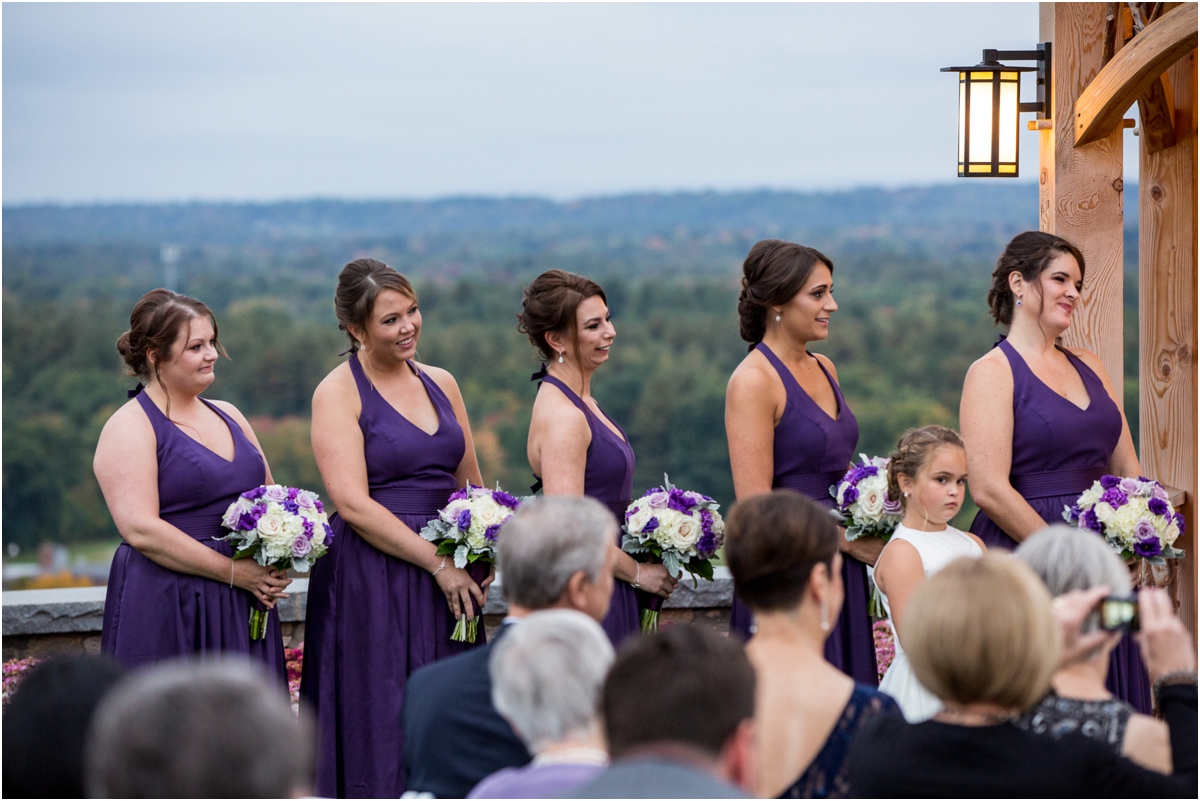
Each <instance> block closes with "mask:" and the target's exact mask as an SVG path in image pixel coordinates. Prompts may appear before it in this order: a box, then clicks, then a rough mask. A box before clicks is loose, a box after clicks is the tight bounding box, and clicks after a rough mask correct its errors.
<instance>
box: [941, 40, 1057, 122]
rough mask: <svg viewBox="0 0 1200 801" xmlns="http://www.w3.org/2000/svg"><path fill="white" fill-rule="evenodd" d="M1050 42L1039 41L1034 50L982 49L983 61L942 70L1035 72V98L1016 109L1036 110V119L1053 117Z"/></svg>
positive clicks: (1020, 104) (1018, 105)
mask: <svg viewBox="0 0 1200 801" xmlns="http://www.w3.org/2000/svg"><path fill="white" fill-rule="evenodd" d="M1050 51H1051V43H1050V42H1040V43H1039V44H1038V46H1037V49H1036V50H992V49H985V50H984V51H983V61H981V62H980V63H978V64H975V65H972V66H970V67H943V68H942V69H941V71H942V72H1036V73H1037V100H1036V101H1034V102H1032V103H1018V104H1017V110H1018V111H1032V112H1036V113H1037V115H1038V119H1040V120H1049V119H1052V118H1053V114H1052V111H1053V109H1054V106H1053V104H1052V103H1051V102H1050V64H1051V61H1050V58H1051V52H1050ZM1001 60H1003V61H1036V62H1037V66H1036V67H1010V66H1008V65H1005V64H1002V63H1000V62H1001Z"/></svg>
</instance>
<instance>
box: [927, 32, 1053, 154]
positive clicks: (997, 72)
mask: <svg viewBox="0 0 1200 801" xmlns="http://www.w3.org/2000/svg"><path fill="white" fill-rule="evenodd" d="M1048 55H1049V46H1048V45H1039V49H1038V50H1017V51H997V50H984V51H983V61H982V62H981V63H979V64H976V65H975V66H972V67H946V68H944V69H943V70H942V72H957V73H958V177H960V178H1016V177H1017V176H1018V174H1019V173H1018V157H1019V154H1020V146H1019V145H1020V136H1019V135H1018V133H1019V127H1018V126H1019V125H1020V113H1021V112H1022V111H1037V112H1039V116H1041V115H1042V113H1043V112H1044V110H1045V109H1048V108H1049V104H1048V103H1047V102H1046V99H1045V98H1046V96H1047V95H1048V92H1047V91H1046V89H1047V86H1048V85H1047V84H1046V83H1045V75H1046V69H1045V65H1046V63H1047V61H1048ZM1000 58H1007V59H1015V60H1038V61H1039V62H1040V65H1039V66H1038V67H1011V66H1006V65H1004V64H1001V63H1000V61H999V59H1000ZM1022 72H1037V73H1038V102H1036V103H1022V102H1021V73H1022ZM1047 116H1048V115H1047Z"/></svg>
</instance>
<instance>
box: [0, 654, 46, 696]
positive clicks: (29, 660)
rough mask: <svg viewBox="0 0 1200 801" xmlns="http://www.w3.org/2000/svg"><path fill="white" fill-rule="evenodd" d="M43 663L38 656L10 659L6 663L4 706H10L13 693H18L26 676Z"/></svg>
mask: <svg viewBox="0 0 1200 801" xmlns="http://www.w3.org/2000/svg"><path fill="white" fill-rule="evenodd" d="M41 661H42V660H40V659H38V658H37V657H36V656H27V657H25V658H24V659H10V660H8V661H7V662H5V663H4V698H3V705H4V706H8V702H9V701H11V700H12V697H13V693H15V692H16V691H17V687H18V686H19V685H20V684H21V679H23V678H25V674H26V673H28V672H29V671H31V670H33V669H34V668H35V667H37V666H38V665H39V664H40V663H41Z"/></svg>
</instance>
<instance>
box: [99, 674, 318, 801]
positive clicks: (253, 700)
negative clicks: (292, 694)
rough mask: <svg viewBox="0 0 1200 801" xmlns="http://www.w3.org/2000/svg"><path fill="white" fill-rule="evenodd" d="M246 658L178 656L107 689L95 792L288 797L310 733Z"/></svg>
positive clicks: (301, 779)
mask: <svg viewBox="0 0 1200 801" xmlns="http://www.w3.org/2000/svg"><path fill="white" fill-rule="evenodd" d="M301 713H302V714H301V716H300V717H299V719H297V716H296V714H295V713H293V712H292V709H291V705H290V704H289V703H288V698H287V694H286V691H285V690H284V688H283V687H282V686H280V685H279V683H278V682H271V681H269V680H268V677H267V676H266V675H265V673H264V672H263V670H262V669H261V668H260V667H259V666H257V665H254V664H252V663H250V662H249V661H247V660H243V659H231V658H228V657H226V658H223V659H220V660H217V661H206V662H195V661H176V662H172V663H166V664H164V665H160V666H157V667H150V668H146V669H144V670H142V671H140V672H138V673H136V674H134V675H133V676H132V677H131V678H129V679H128V680H127V681H126V682H124V683H123V684H121V685H120V686H119V687H117V688H116V689H114V690H113V692H112V693H110V694H109V695H108V696H107V697H106V698H105V699H104V701H103V702H102V703H101V705H100V708H99V709H98V710H97V711H96V717H95V720H94V721H93V723H92V727H91V732H90V736H89V738H88V750H87V785H88V792H89V795H91V796H92V797H93V798H162V797H167V798H172V797H173V798H238V797H242V798H285V797H289V796H293V795H295V794H296V792H297V791H300V790H304V789H306V787H307V785H308V783H309V780H310V777H311V773H312V760H313V753H314V737H313V730H312V725H311V722H310V721H309V719H308V716H307V713H306V712H305V710H301Z"/></svg>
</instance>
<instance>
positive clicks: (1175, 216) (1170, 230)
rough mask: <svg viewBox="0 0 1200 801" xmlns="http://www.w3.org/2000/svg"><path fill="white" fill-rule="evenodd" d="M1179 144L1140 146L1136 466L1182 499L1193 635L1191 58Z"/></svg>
mask: <svg viewBox="0 0 1200 801" xmlns="http://www.w3.org/2000/svg"><path fill="white" fill-rule="evenodd" d="M1167 74H1168V77H1169V80H1170V84H1171V87H1172V95H1173V97H1172V102H1173V105H1174V112H1175V113H1174V115H1173V116H1174V122H1175V136H1176V139H1177V144H1176V145H1175V146H1173V147H1168V148H1164V149H1162V150H1160V151H1158V152H1155V153H1151V152H1148V148H1147V147H1146V145H1145V143H1144V142H1143V143H1142V144H1141V145H1140V146H1139V149H1140V151H1141V152H1140V168H1141V169H1140V184H1141V186H1140V192H1139V216H1138V262H1139V263H1138V274H1139V275H1138V277H1139V283H1138V286H1139V291H1138V299H1139V300H1138V307H1139V317H1138V319H1139V322H1140V325H1139V328H1140V340H1141V341H1140V343H1139V351H1140V354H1141V360H1140V361H1141V371H1140V372H1141V375H1140V382H1139V383H1140V395H1139V397H1140V420H1141V447H1142V452H1141V460H1142V469H1143V470H1145V472H1146V475H1148V476H1152V477H1154V478H1156V479H1158V480H1159V481H1161V482H1162V483H1164V484H1169V485H1171V486H1174V487H1178V488H1180V489H1182V490H1184V492H1186V493H1187V496H1186V498H1185V499H1184V504H1183V509H1182V512H1183V516H1184V518H1185V520H1186V521H1187V532H1186V534H1185V535H1184V537H1183V542H1182V544H1180V546H1179V547H1182V548H1183V549H1184V551H1185V552H1186V554H1187V556H1186V557H1185V559H1184V560H1183V561H1184V563H1183V565H1182V566H1181V568H1180V570H1178V571H1177V578H1178V586H1177V588H1176V589H1177V592H1178V595H1177V597H1178V599H1179V602H1180V614H1181V615H1182V616H1183V619H1184V622H1186V623H1187V624H1188V626H1189V628H1190V629H1191V630H1192V634H1193V636H1195V634H1196V587H1197V574H1196V568H1197V560H1196V556H1197V554H1196V543H1197V540H1196V526H1197V523H1198V521H1197V519H1196V496H1197V486H1196V479H1197V476H1196V470H1197V467H1196V465H1197V462H1196V457H1197V453H1196V442H1197V434H1198V433H1200V432H1198V429H1197V419H1196V416H1197V367H1196V348H1197V342H1196V313H1197V308H1196V292H1197V282H1196V259H1197V248H1196V230H1197V222H1198V220H1197V208H1196V167H1197V161H1196V141H1197V139H1196V51H1195V50H1193V51H1192V52H1191V53H1190V54H1188V55H1187V56H1185V57H1184V58H1183V59H1181V60H1180V61H1179V62H1178V63H1176V64H1175V65H1173V66H1172V67H1170V69H1169V70H1168V72H1167Z"/></svg>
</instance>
